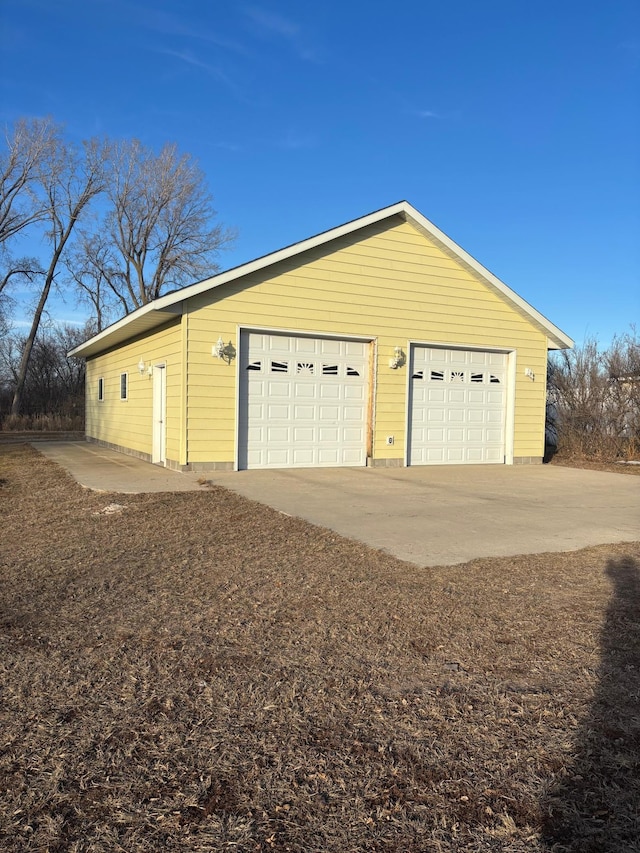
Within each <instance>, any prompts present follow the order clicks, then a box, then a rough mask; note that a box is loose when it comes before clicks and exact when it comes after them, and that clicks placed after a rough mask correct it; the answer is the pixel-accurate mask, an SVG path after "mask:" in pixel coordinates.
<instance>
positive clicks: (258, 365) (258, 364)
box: [247, 361, 262, 370]
mask: <svg viewBox="0 0 640 853" xmlns="http://www.w3.org/2000/svg"><path fill="white" fill-rule="evenodd" d="M261 367H262V362H261V361H252V362H251V364H248V365H247V370H260V368H261Z"/></svg>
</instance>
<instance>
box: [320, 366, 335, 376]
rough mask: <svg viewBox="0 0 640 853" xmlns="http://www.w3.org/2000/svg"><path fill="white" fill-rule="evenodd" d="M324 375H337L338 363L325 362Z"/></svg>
mask: <svg viewBox="0 0 640 853" xmlns="http://www.w3.org/2000/svg"><path fill="white" fill-rule="evenodd" d="M322 375H323V376H337V375H338V365H337V364H323V365H322Z"/></svg>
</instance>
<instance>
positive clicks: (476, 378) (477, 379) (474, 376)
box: [471, 373, 484, 382]
mask: <svg viewBox="0 0 640 853" xmlns="http://www.w3.org/2000/svg"><path fill="white" fill-rule="evenodd" d="M483 378H484V377H483V375H482V373H472V374H471V381H472V382H482V380H483Z"/></svg>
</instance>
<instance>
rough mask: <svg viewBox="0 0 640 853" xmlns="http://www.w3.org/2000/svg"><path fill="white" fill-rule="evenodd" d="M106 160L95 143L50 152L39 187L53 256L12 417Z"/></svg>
mask: <svg viewBox="0 0 640 853" xmlns="http://www.w3.org/2000/svg"><path fill="white" fill-rule="evenodd" d="M104 160H105V152H104V146H103V145H101V144H100V143H98V142H97V141H95V140H93V141H90V142H87V143H84V144H83V146H82V149H81V150H77V149H75V148H74V147H73V146H71V145H69V144H68V143H66V142H65V141H64V140H62V139H61V138H58V139H57V140H56V145H55V146H54V147H53V149H52V150H51V151H50V152H49V155H48V159H47V162H46V166H45V167H43V168H42V169H41V171H40V175H39V178H38V188H39V191H40V192H41V194H42V198H43V200H44V202H45V211H46V223H47V232H46V237H47V239H48V242H49V248H50V251H51V255H50V261H49V264H48V266H47V267H46V269H45V270H44V276H43V278H44V280H43V284H42V290H41V291H40V296H39V298H38V302H37V305H36V308H35V311H34V314H33V320H32V323H31V328H30V330H29V334H28V336H27V338H26V341H25V346H24V350H23V352H22V358H21V360H20V366H19V370H18V377H17V383H16V389H15V393H14V396H13V402H12V404H11V414H12V415H17V414H19V413H20V407H21V404H22V397H23V392H24V387H25V382H26V377H27V371H28V367H29V359H30V358H31V352H32V350H33V345H34V342H35V339H36V335H37V332H38V328H39V326H40V321H41V319H42V314H43V312H44V309H45V305H46V303H47V300H48V298H49V294H50V292H51V287H52V285H53V282H54V279H55V276H56V273H57V271H58V265H59V263H60V260H61V258H62V255H63V253H64V251H65V248H66V246H67V243H68V241H69V238H70V237H71V235H72V233H73V230H74V228H75V226H76V224H77V222H78V219H79V218H80V217H81V216H82V214H83V212H84V211H85V209H86V207H87V205H88V204H89V203H90V202H91V200H92V199H93V198H94V197H95V196H96V195H97V194H98V193H100V192H102V190H103V189H104Z"/></svg>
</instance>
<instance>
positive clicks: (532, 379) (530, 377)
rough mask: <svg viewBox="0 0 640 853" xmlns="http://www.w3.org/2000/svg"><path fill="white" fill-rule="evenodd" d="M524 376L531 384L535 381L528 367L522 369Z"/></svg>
mask: <svg viewBox="0 0 640 853" xmlns="http://www.w3.org/2000/svg"><path fill="white" fill-rule="evenodd" d="M524 375H525V376H528V377H529V379H530V380H531V381H532V382H535V381H536V375H535V373H534V372H533V370H531V368H530V367H525V369H524Z"/></svg>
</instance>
